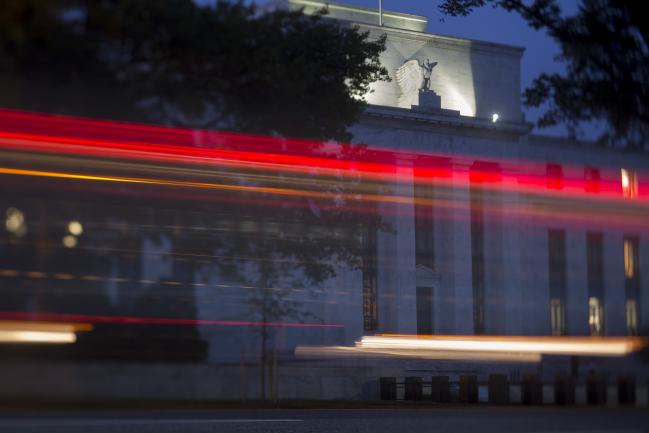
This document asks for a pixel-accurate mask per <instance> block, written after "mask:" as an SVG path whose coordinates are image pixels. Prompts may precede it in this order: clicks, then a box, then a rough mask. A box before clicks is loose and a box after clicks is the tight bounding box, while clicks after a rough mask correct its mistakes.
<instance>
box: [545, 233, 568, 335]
mask: <svg viewBox="0 0 649 433" xmlns="http://www.w3.org/2000/svg"><path fill="white" fill-rule="evenodd" d="M548 263H549V269H548V271H549V277H550V278H549V281H550V325H551V332H552V335H565V334H566V324H565V311H564V309H565V301H566V232H565V230H560V229H550V230H549V231H548Z"/></svg>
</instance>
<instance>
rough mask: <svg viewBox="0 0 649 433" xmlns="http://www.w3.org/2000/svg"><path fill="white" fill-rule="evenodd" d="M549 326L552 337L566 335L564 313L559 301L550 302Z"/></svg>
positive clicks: (552, 300)
mask: <svg viewBox="0 0 649 433" xmlns="http://www.w3.org/2000/svg"><path fill="white" fill-rule="evenodd" d="M550 326H551V327H552V335H566V312H565V306H564V305H563V302H562V301H561V299H551V300H550Z"/></svg>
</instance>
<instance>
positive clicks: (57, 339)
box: [0, 321, 92, 344]
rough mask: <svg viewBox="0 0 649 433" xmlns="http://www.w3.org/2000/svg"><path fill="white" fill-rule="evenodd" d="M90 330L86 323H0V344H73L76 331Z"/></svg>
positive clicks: (75, 339)
mask: <svg viewBox="0 0 649 433" xmlns="http://www.w3.org/2000/svg"><path fill="white" fill-rule="evenodd" d="M91 329H92V326H91V325H90V324H87V323H52V322H40V323H37V322H27V321H0V343H12V344H21V343H31V344H33V343H43V344H66V343H74V342H76V341H77V336H76V334H75V332H76V331H90V330H91Z"/></svg>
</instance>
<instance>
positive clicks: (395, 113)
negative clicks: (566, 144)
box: [363, 105, 533, 136]
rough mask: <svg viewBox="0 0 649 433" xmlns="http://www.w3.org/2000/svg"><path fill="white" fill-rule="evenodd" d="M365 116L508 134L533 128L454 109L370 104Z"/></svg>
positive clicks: (530, 125)
mask: <svg viewBox="0 0 649 433" xmlns="http://www.w3.org/2000/svg"><path fill="white" fill-rule="evenodd" d="M363 116H365V117H366V118H383V119H393V120H397V121H402V122H405V123H409V124H412V123H419V124H423V125H428V126H434V127H444V128H452V129H465V130H471V131H472V132H493V133H501V134H508V135H516V136H522V135H527V134H529V133H530V131H531V130H532V128H533V125H532V124H531V123H523V122H521V123H514V122H504V121H499V122H496V123H494V122H492V121H491V120H490V119H482V118H476V117H469V116H462V115H460V114H459V112H457V111H453V110H436V111H435V112H426V111H419V110H416V109H414V110H413V109H407V108H396V107H387V106H380V105H368V106H367V107H366V108H365V110H364V112H363Z"/></svg>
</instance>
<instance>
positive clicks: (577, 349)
mask: <svg viewBox="0 0 649 433" xmlns="http://www.w3.org/2000/svg"><path fill="white" fill-rule="evenodd" d="M646 345H647V339H646V338H638V337H526V336H513V337H510V336H473V335H466V336H464V335H463V336H459V335H428V336H422V335H377V336H366V337H363V338H362V339H361V340H360V341H357V342H356V344H355V346H354V347H347V346H324V347H323V346H298V347H297V348H296V350H295V354H296V356H299V357H303V358H329V357H334V358H348V357H352V358H353V357H387V358H389V357H407V358H417V359H438V360H445V359H446V360H467V361H468V360H470V361H488V362H540V361H541V357H542V355H564V356H565V355H579V356H608V357H613V356H624V355H627V354H629V353H631V352H634V351H637V350H640V349H642V348H643V347H645V346H646Z"/></svg>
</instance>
